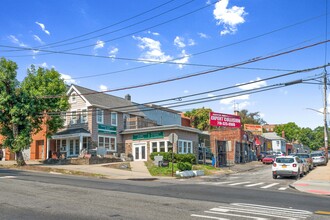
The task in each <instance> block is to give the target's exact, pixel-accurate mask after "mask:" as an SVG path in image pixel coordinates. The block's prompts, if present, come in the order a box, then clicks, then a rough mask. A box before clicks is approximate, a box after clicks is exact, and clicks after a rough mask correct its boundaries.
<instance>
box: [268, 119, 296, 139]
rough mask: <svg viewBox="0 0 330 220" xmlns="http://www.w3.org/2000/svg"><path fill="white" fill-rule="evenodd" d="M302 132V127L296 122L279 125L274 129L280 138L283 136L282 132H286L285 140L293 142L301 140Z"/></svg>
mask: <svg viewBox="0 0 330 220" xmlns="http://www.w3.org/2000/svg"><path fill="white" fill-rule="evenodd" d="M300 130H301V129H300V127H299V126H298V125H296V123H294V122H289V123H287V124H282V125H277V126H275V128H274V131H275V132H276V134H277V135H278V136H282V132H283V131H284V134H285V139H286V140H288V141H291V142H294V141H297V140H299V135H300Z"/></svg>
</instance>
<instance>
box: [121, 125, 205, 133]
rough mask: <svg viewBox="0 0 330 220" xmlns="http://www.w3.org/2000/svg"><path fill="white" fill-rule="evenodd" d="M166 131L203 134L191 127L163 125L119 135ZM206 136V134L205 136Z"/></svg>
mask: <svg viewBox="0 0 330 220" xmlns="http://www.w3.org/2000/svg"><path fill="white" fill-rule="evenodd" d="M166 130H183V131H188V132H192V133H198V134H205V133H203V132H202V131H201V130H198V129H196V128H191V127H185V126H181V125H164V126H154V127H146V128H139V129H126V130H124V131H122V132H121V134H135V133H141V132H151V131H166ZM205 135H207V134H205Z"/></svg>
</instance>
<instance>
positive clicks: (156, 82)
mask: <svg viewBox="0 0 330 220" xmlns="http://www.w3.org/2000/svg"><path fill="white" fill-rule="evenodd" d="M329 41H330V40H326V41H321V42H318V43H314V44H310V45H307V46H304V47H299V48H295V49H292V50H289V51H284V52H281V53H277V54H273V55H269V56H265V57H257V58H252V59H249V60H247V61H243V62H240V63H237V64H232V65H228V66H224V67H220V68H216V69H213V70H208V71H203V72H197V73H193V74H189V75H185V76H180V77H176V78H171V79H166V80H160V81H155V82H150V83H144V84H140V85H133V86H127V87H122V88H117V89H111V90H106V91H102V92H97V91H95V92H91V93H87V94H84V95H91V94H98V93H105V92H114V91H121V90H128V89H136V88H141V87H146V86H151V85H157V84H162V83H168V82H173V81H177V80H182V79H187V78H191V77H196V76H201V75H206V74H210V73H214V72H217V71H222V70H226V69H230V68H234V67H238V66H243V65H246V64H250V63H255V62H259V61H262V60H266V59H270V58H274V57H278V56H282V55H285V54H289V53H293V52H296V51H300V50H304V49H307V48H311V47H314V46H317V45H320V44H324V43H326V42H329ZM56 97H58V96H45V97H44V98H56Z"/></svg>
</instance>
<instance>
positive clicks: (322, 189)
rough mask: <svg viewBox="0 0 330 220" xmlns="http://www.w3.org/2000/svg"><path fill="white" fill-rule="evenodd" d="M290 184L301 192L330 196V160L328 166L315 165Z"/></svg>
mask: <svg viewBox="0 0 330 220" xmlns="http://www.w3.org/2000/svg"><path fill="white" fill-rule="evenodd" d="M290 186H291V187H292V188H294V189H297V190H299V191H301V192H305V193H313V194H318V195H327V196H330V162H329V163H328V164H327V166H318V167H315V168H314V169H313V170H312V171H311V172H310V173H309V174H307V175H306V176H304V177H303V178H301V179H300V180H298V181H296V182H295V183H293V184H291V185H290Z"/></svg>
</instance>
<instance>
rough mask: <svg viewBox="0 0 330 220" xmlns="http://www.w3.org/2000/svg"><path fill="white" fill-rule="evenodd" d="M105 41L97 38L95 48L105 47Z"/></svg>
mask: <svg viewBox="0 0 330 220" xmlns="http://www.w3.org/2000/svg"><path fill="white" fill-rule="evenodd" d="M104 44H105V43H104V41H101V40H97V41H96V44H95V46H94V50H97V49H100V48H103V47H104Z"/></svg>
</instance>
